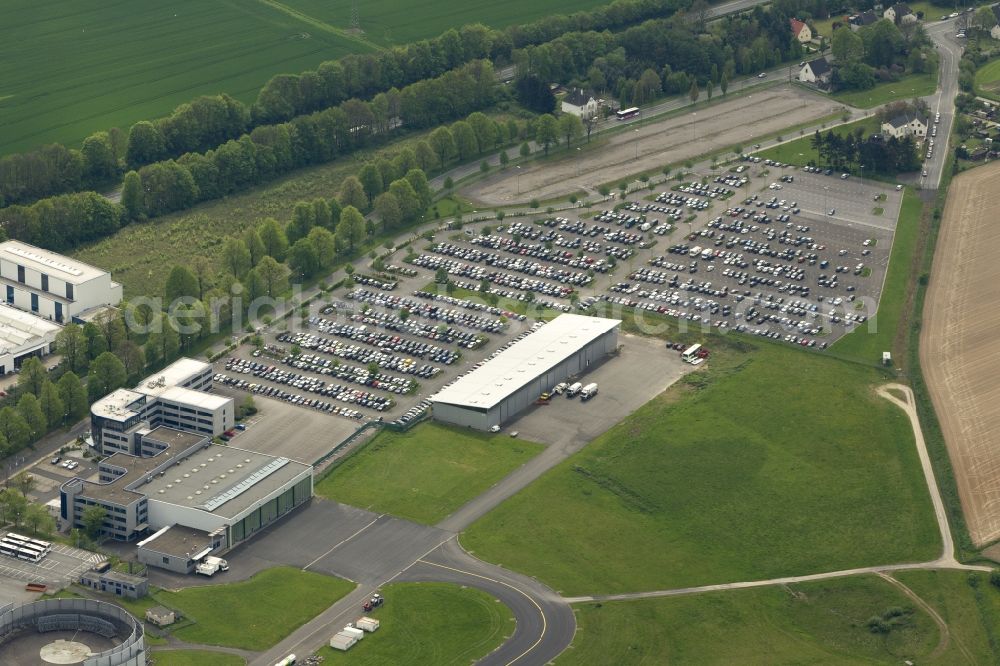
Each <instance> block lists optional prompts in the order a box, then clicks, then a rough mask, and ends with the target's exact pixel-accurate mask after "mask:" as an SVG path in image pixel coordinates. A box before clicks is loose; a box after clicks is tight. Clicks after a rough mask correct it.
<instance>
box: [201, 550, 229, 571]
mask: <svg viewBox="0 0 1000 666" xmlns="http://www.w3.org/2000/svg"><path fill="white" fill-rule="evenodd" d="M195 571H196V572H198V573H200V574H201V575H202V576H214V575H215V574H216V573H218V572H220V571H229V562H226V561H225V560H224V559H222V558H221V557H212V556H211V555H209V556H208V557H206V558H205V559H203V560H202V561H201V562H199V563H198V566H197V567H195Z"/></svg>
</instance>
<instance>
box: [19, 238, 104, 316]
mask: <svg viewBox="0 0 1000 666" xmlns="http://www.w3.org/2000/svg"><path fill="white" fill-rule="evenodd" d="M0 286H2V287H3V292H2V294H0V295H2V297H3V302H4V303H7V304H8V305H11V306H13V307H15V308H17V309H19V310H24V311H25V312H31V313H32V314H35V315H37V316H39V317H41V318H42V319H48V320H51V321H54V322H56V323H59V324H63V323H66V322H69V321H73V320H74V319H75V320H78V321H79V320H80V317H81V315H83V314H84V313H85V312H87V311H88V310H93V309H95V308H101V307H105V306H108V305H117V304H118V303H119V302H121V300H122V286H121V285H120V284H118V283H117V282H114V281H112V279H111V274H110V273H108V272H107V271H104V270H101V269H100V268H96V267H94V266H91V265H90V264H85V263H83V262H82V261H76V260H75V259H70V258H69V257H65V256H63V255H61V254H56V253H55V252H49V251H48V250H43V249H42V248H39V247H35V246H34V245H29V244H28V243H22V242H21V241H16V240H9V241H5V242H3V243H0Z"/></svg>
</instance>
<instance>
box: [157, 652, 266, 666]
mask: <svg viewBox="0 0 1000 666" xmlns="http://www.w3.org/2000/svg"><path fill="white" fill-rule="evenodd" d="M150 657H151V658H153V659H155V660H156V662H155V663H156V666H243V664H245V663H247V662H246V660H245V659H244V658H243V657H240V656H238V655H235V654H226V653H224V652H209V651H207V650H160V651H157V652H152V653H150Z"/></svg>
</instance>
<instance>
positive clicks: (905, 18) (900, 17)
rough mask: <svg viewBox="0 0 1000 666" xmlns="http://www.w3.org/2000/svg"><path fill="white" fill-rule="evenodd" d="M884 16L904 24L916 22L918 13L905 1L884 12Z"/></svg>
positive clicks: (897, 23) (898, 23)
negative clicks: (905, 3)
mask: <svg viewBox="0 0 1000 666" xmlns="http://www.w3.org/2000/svg"><path fill="white" fill-rule="evenodd" d="M882 18H887V19H889V20H890V21H892V22H893V23H895V24H896V25H902V24H904V23H914V22H916V20H917V15H916V14H914V13H913V10H911V9H910V8H909V7H907V6H906V5H904V4H903V3H897V4H895V5H893V6H892V7H889V8H888V9H886V10H885V11H884V12H882Z"/></svg>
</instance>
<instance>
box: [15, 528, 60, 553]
mask: <svg viewBox="0 0 1000 666" xmlns="http://www.w3.org/2000/svg"><path fill="white" fill-rule="evenodd" d="M3 540H4V541H7V542H9V543H16V544H19V545H24V546H33V547H35V548H38V549H40V550H42V551H44V552H45V553H46V554H48V552H49V551H50V550H52V544H51V543H50V542H48V541H42V540H41V539H32V538H30V537H26V536H24V535H23V534H16V533H14V532H8V533H7V534H6V535H4V536H3Z"/></svg>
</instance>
